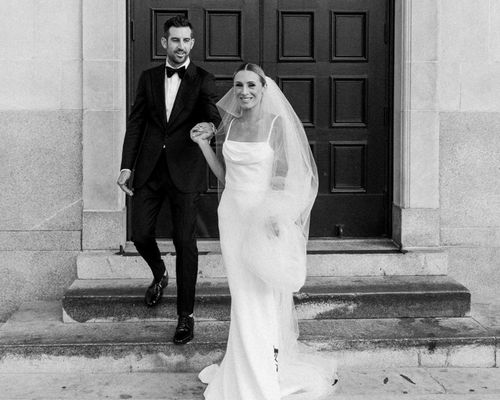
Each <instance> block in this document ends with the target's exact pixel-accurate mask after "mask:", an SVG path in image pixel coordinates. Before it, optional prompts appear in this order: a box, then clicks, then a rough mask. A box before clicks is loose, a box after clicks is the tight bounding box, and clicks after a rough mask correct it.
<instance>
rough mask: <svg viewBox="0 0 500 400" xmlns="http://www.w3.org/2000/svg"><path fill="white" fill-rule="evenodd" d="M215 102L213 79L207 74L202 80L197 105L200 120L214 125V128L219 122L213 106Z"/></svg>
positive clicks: (215, 92) (216, 111) (218, 116)
mask: <svg viewBox="0 0 500 400" xmlns="http://www.w3.org/2000/svg"><path fill="white" fill-rule="evenodd" d="M217 100H218V98H217V90H216V85H215V77H214V76H213V75H212V74H210V73H207V74H206V75H205V76H204V77H203V80H202V84H201V88H200V95H199V99H198V104H199V106H200V111H201V114H202V116H201V120H202V121H204V122H209V123H212V124H214V127H215V128H217V127H218V126H219V124H220V122H221V117H220V115H219V111H218V110H217V106H216V105H215V103H216V102H217Z"/></svg>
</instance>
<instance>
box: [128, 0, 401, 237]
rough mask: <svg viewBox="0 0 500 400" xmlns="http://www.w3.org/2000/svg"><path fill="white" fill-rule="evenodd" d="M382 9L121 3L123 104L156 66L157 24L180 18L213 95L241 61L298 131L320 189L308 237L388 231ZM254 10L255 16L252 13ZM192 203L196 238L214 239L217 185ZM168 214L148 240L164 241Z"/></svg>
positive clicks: (377, 2)
mask: <svg viewBox="0 0 500 400" xmlns="http://www.w3.org/2000/svg"><path fill="white" fill-rule="evenodd" d="M388 3H389V2H388V0H309V1H307V2H304V1H303V0H265V1H260V2H258V1H244V0H203V1H200V0H169V1H165V0H130V19H131V21H133V25H134V29H133V31H134V32H133V35H131V39H133V40H131V41H130V51H129V53H130V59H131V62H130V63H129V64H130V67H129V103H131V102H132V101H133V98H134V91H135V88H136V86H137V82H138V78H139V76H140V73H141V71H142V70H143V69H146V68H150V67H152V66H154V65H156V64H157V63H163V62H164V58H165V54H164V50H163V49H162V47H161V45H160V43H159V39H160V38H161V34H162V30H163V29H162V26H163V23H164V21H165V20H166V19H167V18H169V17H171V16H173V15H177V14H183V15H185V16H187V17H188V18H189V19H190V20H191V21H192V23H193V25H194V28H195V46H194V49H193V50H192V52H191V59H192V60H193V61H194V62H195V63H196V64H198V65H200V66H202V67H203V68H206V69H207V70H209V71H211V72H212V73H214V75H215V76H216V78H217V88H218V93H219V95H220V96H221V95H222V94H224V93H225V92H226V91H227V90H228V89H229V88H230V87H231V83H232V74H233V71H234V70H235V68H236V67H237V66H238V65H239V64H241V63H242V62H243V61H247V62H255V63H258V64H260V65H262V66H263V68H264V70H265V71H266V73H267V75H269V76H270V77H272V78H273V79H275V80H276V82H277V83H278V85H279V86H280V87H281V89H282V90H283V92H284V93H285V95H286V96H287V98H288V99H289V101H290V103H291V104H292V105H293V107H294V109H295V111H296V112H297V114H298V116H299V117H300V119H301V121H302V123H303V124H304V127H305V130H306V133H307V135H308V138H309V141H310V145H311V149H312V151H313V154H314V157H315V159H316V162H317V164H318V171H319V180H320V188H319V195H318V199H317V201H316V204H315V206H314V208H313V213H312V218H311V236H313V237H332V236H338V235H339V233H341V234H342V235H344V236H350V237H377V236H387V235H389V234H390V231H389V225H390V224H389V221H390V220H389V217H390V216H389V210H390V208H389V206H390V200H391V199H390V198H389V197H388V185H389V182H390V180H389V160H390V159H389V150H390V142H389V126H388V121H386V120H385V118H384V117H385V115H387V107H388V106H389V104H390V102H389V100H390V99H389V90H388V89H389V88H390V84H389V82H390V76H389V71H390V65H389V61H390V58H389V52H390V46H389V43H386V41H387V40H386V39H387V37H386V35H385V34H386V29H385V28H386V24H387V23H388V22H387V18H386V15H387V7H388ZM261 7H262V8H261ZM207 181H208V183H209V187H210V189H209V190H208V192H207V193H204V194H203V195H202V198H201V200H200V210H201V211H200V217H199V220H198V233H199V236H200V237H217V236H218V232H217V215H216V208H217V190H216V189H217V184H216V180H215V178H214V177H213V175H211V174H208V175H207ZM170 230H171V228H170V215H169V211H168V206H165V207H164V208H163V210H162V212H161V215H160V219H159V223H158V227H157V234H158V236H159V237H170V236H171V234H170Z"/></svg>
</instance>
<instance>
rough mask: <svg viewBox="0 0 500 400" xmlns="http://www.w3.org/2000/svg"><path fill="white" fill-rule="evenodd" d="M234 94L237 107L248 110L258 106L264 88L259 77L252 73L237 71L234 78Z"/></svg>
mask: <svg viewBox="0 0 500 400" xmlns="http://www.w3.org/2000/svg"><path fill="white" fill-rule="evenodd" d="M233 85H234V92H235V95H236V100H237V101H238V104H239V106H240V107H241V108H242V109H243V110H245V109H246V110H248V109H250V108H253V107H255V106H256V105H257V104H260V100H261V99H262V94H263V93H264V86H263V85H262V82H261V81H260V77H259V75H257V74H256V73H255V72H252V71H239V72H238V73H237V74H236V75H235V77H234V83H233Z"/></svg>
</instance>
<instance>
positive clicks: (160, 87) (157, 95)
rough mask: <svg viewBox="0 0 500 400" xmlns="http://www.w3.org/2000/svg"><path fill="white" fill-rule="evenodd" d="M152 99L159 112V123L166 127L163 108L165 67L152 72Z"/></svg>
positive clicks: (164, 107) (165, 113) (165, 116)
mask: <svg viewBox="0 0 500 400" xmlns="http://www.w3.org/2000/svg"><path fill="white" fill-rule="evenodd" d="M152 83H153V85H152V91H153V99H154V102H155V103H156V106H157V108H158V110H161V122H162V125H163V127H164V128H166V127H167V111H166V106H165V65H162V66H160V67H158V68H156V69H155V70H154V72H153V82H152Z"/></svg>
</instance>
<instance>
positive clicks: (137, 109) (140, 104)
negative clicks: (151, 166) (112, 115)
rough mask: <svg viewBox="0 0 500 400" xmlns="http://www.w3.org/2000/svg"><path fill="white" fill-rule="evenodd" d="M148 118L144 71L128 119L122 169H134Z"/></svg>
mask: <svg viewBox="0 0 500 400" xmlns="http://www.w3.org/2000/svg"><path fill="white" fill-rule="evenodd" d="M146 118H147V95H146V76H145V73H144V72H143V73H142V74H141V77H140V78H139V84H138V85H137V94H136V96H135V101H134V105H133V106H132V110H131V112H130V115H129V117H128V120H127V129H126V131H125V139H124V141H123V151H122V162H121V169H122V170H123V169H129V170H132V169H133V167H134V163H135V159H136V158H137V153H138V151H139V148H140V146H141V141H142V136H143V134H144V127H145V125H146Z"/></svg>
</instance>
